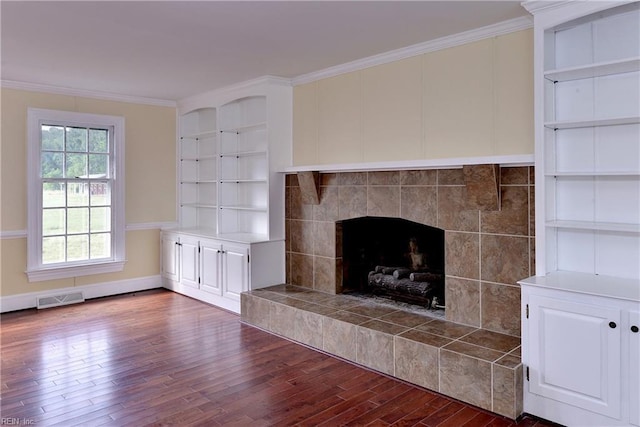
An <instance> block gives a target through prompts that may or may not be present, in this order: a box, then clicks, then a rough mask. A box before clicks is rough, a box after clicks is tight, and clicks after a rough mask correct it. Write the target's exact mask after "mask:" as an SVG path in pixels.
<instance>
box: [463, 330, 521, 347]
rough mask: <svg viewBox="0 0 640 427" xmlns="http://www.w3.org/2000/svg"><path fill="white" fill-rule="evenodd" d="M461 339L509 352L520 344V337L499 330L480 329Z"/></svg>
mask: <svg viewBox="0 0 640 427" xmlns="http://www.w3.org/2000/svg"><path fill="white" fill-rule="evenodd" d="M460 341H463V342H466V343H469V344H474V345H477V346H480V347H485V348H490V349H492V350H496V351H500V352H502V353H508V352H510V351H511V350H513V349H515V348H516V347H518V346H519V345H520V338H519V337H513V336H511V335H505V334H500V333H498V332H492V331H487V330H485V329H479V330H477V331H475V332H472V333H470V334H469V335H466V336H464V337H462V338H460Z"/></svg>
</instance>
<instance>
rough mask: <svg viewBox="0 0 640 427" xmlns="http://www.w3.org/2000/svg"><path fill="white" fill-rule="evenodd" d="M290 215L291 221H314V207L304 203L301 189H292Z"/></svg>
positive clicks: (290, 190)
mask: <svg viewBox="0 0 640 427" xmlns="http://www.w3.org/2000/svg"><path fill="white" fill-rule="evenodd" d="M297 182H298V181H297V179H296V183H297ZM288 191H289V192H290V195H289V197H290V203H291V209H290V215H291V219H306V220H310V219H313V205H306V204H304V203H303V202H302V193H301V192H300V188H299V187H290V188H289V190H288Z"/></svg>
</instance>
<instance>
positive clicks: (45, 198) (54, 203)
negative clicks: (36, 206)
mask: <svg viewBox="0 0 640 427" xmlns="http://www.w3.org/2000/svg"><path fill="white" fill-rule="evenodd" d="M64 189H65V184H64V182H43V183H42V207H43V208H59V207H64V205H65V204H64Z"/></svg>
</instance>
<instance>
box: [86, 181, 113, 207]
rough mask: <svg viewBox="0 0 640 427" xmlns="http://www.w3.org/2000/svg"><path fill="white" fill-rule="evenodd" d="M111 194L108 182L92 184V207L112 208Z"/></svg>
mask: <svg viewBox="0 0 640 427" xmlns="http://www.w3.org/2000/svg"><path fill="white" fill-rule="evenodd" d="M110 205H111V192H110V191H109V185H108V184H107V183H106V182H93V183H91V206H110Z"/></svg>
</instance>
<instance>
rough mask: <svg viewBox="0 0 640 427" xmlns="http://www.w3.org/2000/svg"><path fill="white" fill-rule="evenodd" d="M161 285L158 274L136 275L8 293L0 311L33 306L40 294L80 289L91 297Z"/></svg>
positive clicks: (136, 290) (1, 302)
mask: <svg viewBox="0 0 640 427" xmlns="http://www.w3.org/2000/svg"><path fill="white" fill-rule="evenodd" d="M161 287H162V278H161V277H160V275H157V276H147V277H136V278H135V279H125V280H116V281H113V282H104V283H94V284H91V285H84V286H73V287H69V288H60V289H51V290H47V291H40V292H29V293H26V294H18V295H9V296H6V297H0V313H6V312H9V311H16V310H24V309H27V308H34V307H36V300H37V297H40V296H53V295H60V294H64V293H67V292H77V291H82V293H83V294H84V298H85V299H92V298H100V297H106V296H110V295H118V294H126V293H129V292H138V291H145V290H148V289H156V288H161Z"/></svg>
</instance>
